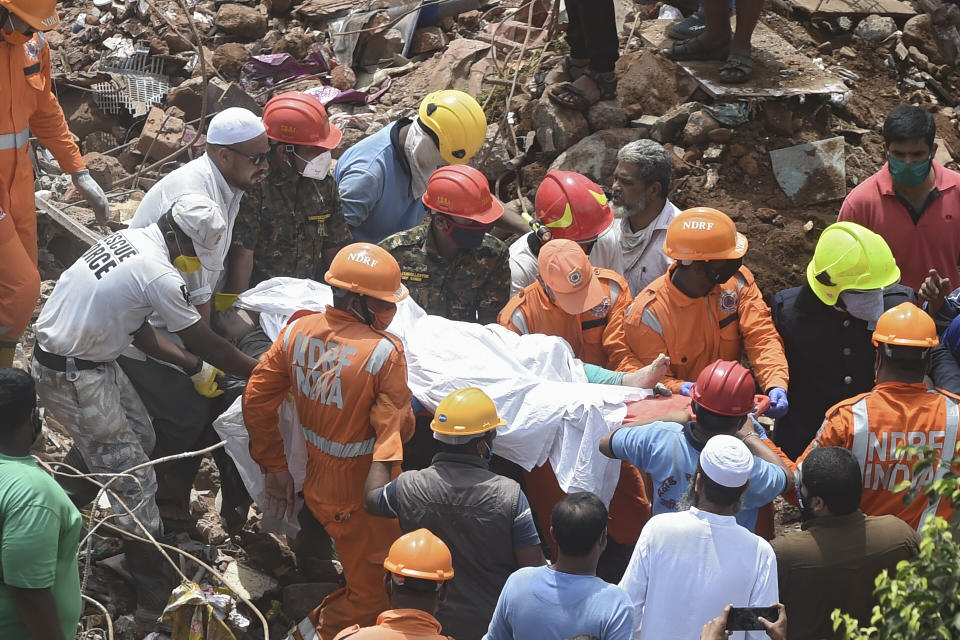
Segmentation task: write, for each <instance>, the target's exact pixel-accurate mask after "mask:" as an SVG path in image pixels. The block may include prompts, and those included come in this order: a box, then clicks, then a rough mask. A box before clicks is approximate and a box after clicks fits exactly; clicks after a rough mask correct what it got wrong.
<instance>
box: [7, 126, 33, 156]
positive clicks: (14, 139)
mask: <svg viewBox="0 0 960 640" xmlns="http://www.w3.org/2000/svg"><path fill="white" fill-rule="evenodd" d="M29 141H30V127H27V128H25V129H24V130H23V131H18V132H16V133H0V151H7V150H8V149H19V148H20V147H22V146H23V145H25V144H27V143H28V142H29Z"/></svg>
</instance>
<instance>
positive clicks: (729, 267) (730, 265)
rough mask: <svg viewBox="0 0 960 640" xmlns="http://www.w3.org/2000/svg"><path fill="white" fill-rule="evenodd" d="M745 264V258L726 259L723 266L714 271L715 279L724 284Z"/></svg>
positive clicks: (716, 281)
mask: <svg viewBox="0 0 960 640" xmlns="http://www.w3.org/2000/svg"><path fill="white" fill-rule="evenodd" d="M741 265H743V260H725V261H724V264H723V266H722V267H720V270H719V271H714V272H713V274H712V277H713V281H714V282H715V283H717V284H722V283H724V282H726V281H727V280H729V279H730V278H732V277H733V276H735V275H737V271H739V270H740V266H741Z"/></svg>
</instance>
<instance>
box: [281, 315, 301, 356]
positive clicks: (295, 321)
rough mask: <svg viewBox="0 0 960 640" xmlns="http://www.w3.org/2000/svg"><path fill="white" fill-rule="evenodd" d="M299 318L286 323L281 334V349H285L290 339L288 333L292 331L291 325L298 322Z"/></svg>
mask: <svg viewBox="0 0 960 640" xmlns="http://www.w3.org/2000/svg"><path fill="white" fill-rule="evenodd" d="M300 320H301V318H297V319H296V320H294V321H293V322H292V323H291V324H288V325H287V330H286V331H285V332H284V334H283V350H284V351H286V350H287V342H289V341H290V335H291V334H292V333H293V327H294V326H295V325H296V324H297V323H298V322H300Z"/></svg>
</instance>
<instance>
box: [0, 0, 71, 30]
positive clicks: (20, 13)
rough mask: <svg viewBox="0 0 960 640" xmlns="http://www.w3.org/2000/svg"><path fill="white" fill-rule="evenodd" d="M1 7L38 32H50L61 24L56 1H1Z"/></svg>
mask: <svg viewBox="0 0 960 640" xmlns="http://www.w3.org/2000/svg"><path fill="white" fill-rule="evenodd" d="M0 7H2V8H4V9H8V10H10V11H11V12H13V13H14V14H15V15H16V16H17V17H18V18H20V19H21V20H23V21H24V22H26V23H27V24H29V25H30V26H31V27H33V28H34V29H36V30H37V31H49V30H50V29H53V28H55V27H56V26H57V25H58V24H60V16H58V15H57V2H56V0H0Z"/></svg>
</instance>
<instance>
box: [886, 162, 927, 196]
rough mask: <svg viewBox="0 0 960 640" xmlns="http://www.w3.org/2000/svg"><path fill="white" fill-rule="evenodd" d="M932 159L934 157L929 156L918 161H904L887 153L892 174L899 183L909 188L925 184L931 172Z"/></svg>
mask: <svg viewBox="0 0 960 640" xmlns="http://www.w3.org/2000/svg"><path fill="white" fill-rule="evenodd" d="M932 161H933V160H932V158H927V159H926V160H919V161H917V162H904V161H903V160H897V159H896V158H894V157H893V156H891V155H890V154H887V163H888V164H889V168H890V176H891V177H892V178H893V181H894V182H895V183H896V184H897V185H899V186H901V187H907V188H909V187H916V186H918V185H920V184H923V181H924V180H926V179H927V176H928V175H929V174H930V163H931V162H932Z"/></svg>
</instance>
